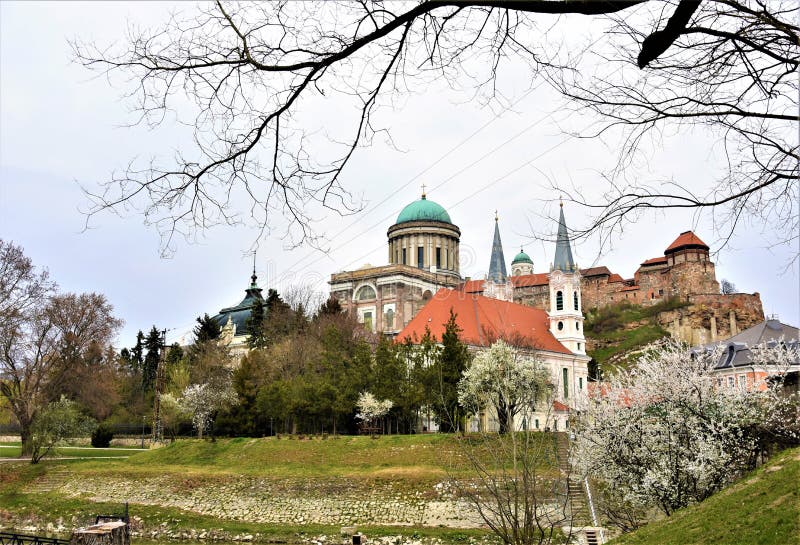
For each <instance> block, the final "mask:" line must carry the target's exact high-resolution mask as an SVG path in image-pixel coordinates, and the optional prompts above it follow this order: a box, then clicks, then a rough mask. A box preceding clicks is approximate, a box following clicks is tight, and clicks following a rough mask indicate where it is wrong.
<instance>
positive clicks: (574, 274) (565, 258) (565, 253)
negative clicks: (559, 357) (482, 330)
mask: <svg viewBox="0 0 800 545" xmlns="http://www.w3.org/2000/svg"><path fill="white" fill-rule="evenodd" d="M547 279H548V283H549V285H550V311H549V312H548V314H549V317H550V331H551V332H552V333H553V336H555V338H556V339H558V340H559V341H560V342H561V344H563V345H564V346H566V347H567V348H568V349H569V350H571V351H572V352H574V353H575V354H581V355H585V354H586V339H585V338H584V336H583V312H582V306H581V305H582V301H581V274H580V271H579V270H578V267H576V266H575V261H574V260H573V258H572V248H571V247H570V243H569V233H568V231H567V222H566V221H565V220H564V205H563V204H562V205H561V210H560V212H559V218H558V235H557V237H556V255H555V259H554V260H553V266H552V268H551V270H550V274H549V275H548V276H547Z"/></svg>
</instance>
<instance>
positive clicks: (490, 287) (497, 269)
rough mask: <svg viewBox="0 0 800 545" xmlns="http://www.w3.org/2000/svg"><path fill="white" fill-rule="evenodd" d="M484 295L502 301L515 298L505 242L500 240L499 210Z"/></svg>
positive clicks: (495, 219)
mask: <svg viewBox="0 0 800 545" xmlns="http://www.w3.org/2000/svg"><path fill="white" fill-rule="evenodd" d="M483 295H484V296H486V297H492V298H493V299H500V300H501V301H512V300H513V298H514V286H513V285H512V284H511V282H510V281H509V279H508V275H507V274H506V257H505V255H504V254H503V243H502V242H501V241H500V226H499V218H498V216H497V211H495V213H494V239H493V240H492V255H491V257H490V259H489V274H488V275H487V276H486V281H485V282H484V285H483Z"/></svg>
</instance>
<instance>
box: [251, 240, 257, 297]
mask: <svg viewBox="0 0 800 545" xmlns="http://www.w3.org/2000/svg"><path fill="white" fill-rule="evenodd" d="M256 280H258V276H257V275H256V251H255V250H254V251H253V276H251V277H250V289H256V288H258V284H257V283H256Z"/></svg>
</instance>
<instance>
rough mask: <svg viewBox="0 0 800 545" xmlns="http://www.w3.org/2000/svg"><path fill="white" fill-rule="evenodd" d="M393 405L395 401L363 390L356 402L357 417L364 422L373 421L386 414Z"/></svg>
mask: <svg viewBox="0 0 800 545" xmlns="http://www.w3.org/2000/svg"><path fill="white" fill-rule="evenodd" d="M393 406H394V403H393V402H392V401H391V400H389V399H383V400H380V399H377V398H375V396H374V395H372V394H371V393H369V392H361V393H360V394H359V395H358V401H357V402H356V409H358V412H357V413H356V418H357V419H359V420H361V421H362V422H372V421H373V420H377V419H378V418H382V417H384V416H386V414H387V413H388V412H389V411H390V410H391V409H392V407H393Z"/></svg>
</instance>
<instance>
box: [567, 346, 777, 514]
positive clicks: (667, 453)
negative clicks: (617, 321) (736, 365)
mask: <svg viewBox="0 0 800 545" xmlns="http://www.w3.org/2000/svg"><path fill="white" fill-rule="evenodd" d="M720 350H721V349H717V350H713V351H704V352H699V353H695V354H692V353H690V352H689V351H687V350H685V349H684V348H683V347H681V346H679V345H678V344H675V343H672V344H669V345H667V346H665V347H664V349H663V350H661V351H659V352H656V353H653V354H649V355H647V356H645V357H643V358H642V359H641V360H639V362H638V364H637V365H636V366H635V367H633V368H631V369H630V370H627V371H625V370H621V371H619V372H618V374H617V375H615V376H613V377H612V378H611V379H610V380H609V382H608V383H605V384H603V385H602V386H601V392H602V395H600V396H598V397H596V398H595V399H593V400H592V402H591V403H590V406H589V410H590V414H589V418H588V419H587V422H585V423H584V425H583V427H582V429H580V430H579V431H578V434H577V441H576V453H575V454H576V460H577V462H578V464H579V467H580V469H582V471H583V472H585V473H586V474H588V475H591V476H592V477H593V478H600V479H602V480H604V481H605V482H606V483H607V484H608V485H610V487H611V488H613V489H614V490H615V491H616V492H617V493H619V494H621V495H622V496H624V498H623V499H625V500H627V501H631V502H635V503H637V504H639V505H651V506H657V507H659V508H660V509H661V510H662V511H664V513H665V514H667V515H670V514H671V513H672V512H673V511H674V510H675V509H677V508H680V507H683V506H685V505H687V504H689V503H691V502H694V501H700V500H702V499H704V498H706V497H708V496H709V495H711V494H712V493H714V492H715V491H717V490H719V489H720V488H721V487H722V486H724V485H725V484H726V483H727V482H729V481H730V480H731V479H732V478H734V477H735V476H737V475H738V474H740V473H741V471H743V470H745V469H748V468H750V467H753V465H754V464H755V463H756V461H757V459H758V456H759V455H760V452H761V451H760V449H761V448H762V444H761V441H762V439H763V438H764V436H765V434H767V433H769V434H772V433H792V430H791V422H789V423H787V422H786V421H785V418H784V421H783V422H779V420H780V419H776V415H786V411H785V406H786V404H787V402H789V403H791V402H792V401H791V400H790V399H789V398H786V397H784V396H782V395H780V394H779V392H778V391H777V390H776V389H775V388H770V389H768V390H766V391H757V390H755V389H750V390H747V389H739V388H719V387H717V382H716V376H715V375H714V372H713V369H714V366H715V365H716V363H717V362H718V361H719V356H720ZM761 350H762V352H761V355H760V356H759V357H760V358H770V357H775V356H776V355H775V354H773V355H772V356H770V354H768V353H767V352H768V351H769V350H771V349H769V348H767V347H762V348H761ZM790 414H791V413H790ZM787 424H788V425H787Z"/></svg>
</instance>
